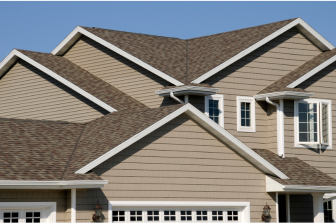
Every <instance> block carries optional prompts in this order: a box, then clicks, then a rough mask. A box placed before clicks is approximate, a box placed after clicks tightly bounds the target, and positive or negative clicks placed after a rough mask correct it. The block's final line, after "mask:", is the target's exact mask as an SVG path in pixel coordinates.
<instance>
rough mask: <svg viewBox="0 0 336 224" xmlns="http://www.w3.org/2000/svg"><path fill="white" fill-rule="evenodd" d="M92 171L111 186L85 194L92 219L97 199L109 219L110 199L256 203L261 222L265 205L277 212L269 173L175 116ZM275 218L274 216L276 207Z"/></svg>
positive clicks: (85, 207)
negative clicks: (268, 186)
mask: <svg viewBox="0 0 336 224" xmlns="http://www.w3.org/2000/svg"><path fill="white" fill-rule="evenodd" d="M168 143H169V144H168ZM93 171H94V172H95V173H97V174H98V175H100V176H101V177H102V179H104V180H108V181H109V183H108V184H107V185H105V187H104V188H103V189H102V191H100V190H99V191H96V190H88V191H87V192H83V193H81V196H80V197H82V203H83V205H81V208H82V210H81V211H79V212H80V213H83V214H82V217H86V218H87V219H89V218H90V217H89V213H87V212H86V210H88V209H89V208H91V207H92V205H94V203H95V201H96V200H99V201H102V202H103V203H104V206H105V208H104V209H105V210H104V211H103V212H104V214H105V217H106V216H107V211H106V208H107V205H106V203H107V199H108V200H115V201H118V200H120V201H223V202H224V201H226V202H229V201H245V202H250V203H251V221H252V222H260V221H261V220H260V215H261V209H262V208H263V206H264V205H265V204H266V203H267V204H269V205H270V206H271V207H272V208H275V201H274V194H272V195H270V194H267V193H265V175H264V174H263V173H262V172H260V171H259V170H258V169H256V168H254V167H253V166H252V165H251V164H249V163H248V162H246V161H245V160H244V159H243V158H241V157H240V156H238V155H237V154H236V153H235V152H234V151H232V150H231V149H229V148H227V147H226V146H225V145H224V144H223V143H222V142H220V141H219V140H217V139H216V138H215V137H213V136H212V135H211V134H209V133H208V132H206V131H205V130H204V129H203V128H201V127H200V126H199V125H197V124H196V123H195V122H194V121H193V120H191V119H189V118H188V117H187V116H186V115H181V116H179V117H178V118H175V119H174V120H172V121H171V122H169V123H167V124H166V125H164V126H162V127H161V128H159V129H158V130H156V131H154V132H153V133H151V134H149V135H148V136H146V137H145V138H143V139H141V140H139V141H138V142H136V143H134V144H133V145H131V146H129V147H128V148H126V149H125V150H123V151H121V152H120V153H118V154H117V155H115V156H113V157H112V158H110V159H108V160H107V161H106V162H104V163H102V164H100V165H99V166H97V167H96V168H95V169H94V170H93ZM106 198H107V199H106ZM78 201H79V199H78ZM77 206H78V207H79V206H80V205H77ZM90 214H91V213H90ZM91 216H92V214H91ZM272 216H273V217H275V209H273V210H272ZM77 221H82V222H84V221H88V220H85V219H80V220H77ZM105 222H107V220H105ZM272 222H275V220H274V219H272Z"/></svg>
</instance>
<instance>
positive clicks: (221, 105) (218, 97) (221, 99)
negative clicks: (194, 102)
mask: <svg viewBox="0 0 336 224" xmlns="http://www.w3.org/2000/svg"><path fill="white" fill-rule="evenodd" d="M209 99H213V100H218V101H219V105H218V107H219V116H218V117H219V123H218V124H219V125H220V126H221V127H222V128H224V95H222V94H216V95H208V96H205V97H204V107H205V108H204V110H205V115H206V116H208V117H209ZM215 123H216V122H215ZM216 124H217V123H216Z"/></svg>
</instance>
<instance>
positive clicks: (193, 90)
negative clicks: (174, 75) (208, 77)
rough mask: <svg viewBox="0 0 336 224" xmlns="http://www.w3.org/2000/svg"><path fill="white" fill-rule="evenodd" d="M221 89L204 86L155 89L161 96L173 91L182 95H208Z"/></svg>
mask: <svg viewBox="0 0 336 224" xmlns="http://www.w3.org/2000/svg"><path fill="white" fill-rule="evenodd" d="M218 91H219V89H218V88H211V87H202V86H179V87H175V88H169V89H162V90H158V91H155V93H156V94H158V95H159V96H169V95H170V93H171V92H173V93H174V95H175V96H182V95H198V96H208V95H213V94H216V93H217V92H218Z"/></svg>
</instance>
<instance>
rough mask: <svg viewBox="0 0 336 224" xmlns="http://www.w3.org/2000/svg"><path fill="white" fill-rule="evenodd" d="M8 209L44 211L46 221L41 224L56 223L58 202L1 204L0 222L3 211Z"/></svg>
mask: <svg viewBox="0 0 336 224" xmlns="http://www.w3.org/2000/svg"><path fill="white" fill-rule="evenodd" d="M7 209H15V210H18V209H20V210H22V209H30V210H31V209H43V210H44V217H43V218H42V219H44V220H41V222H48V223H56V202H0V220H1V219H2V218H3V217H2V212H3V210H7Z"/></svg>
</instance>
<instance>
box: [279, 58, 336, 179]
mask: <svg viewBox="0 0 336 224" xmlns="http://www.w3.org/2000/svg"><path fill="white" fill-rule="evenodd" d="M335 80H336V63H333V64H331V65H330V66H328V67H326V68H325V69H323V70H322V71H321V72H319V73H317V74H316V75H314V76H313V77H311V78H309V79H308V80H306V81H305V82H303V83H302V84H300V85H299V86H298V87H299V88H303V89H305V90H306V91H307V92H312V93H314V96H313V98H316V99H328V100H332V121H333V122H332V133H333V149H326V150H316V149H307V148H295V147H294V101H291V100H286V101H285V147H286V156H291V157H298V158H299V159H301V160H303V161H305V162H307V163H308V164H310V165H311V166H314V167H316V168H318V169H319V170H321V171H322V172H325V173H327V174H329V175H330V176H332V177H333V178H336V163H335V161H336V150H335V148H336V145H335V144H336V104H335V102H336V89H335V86H336V81H335Z"/></svg>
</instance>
